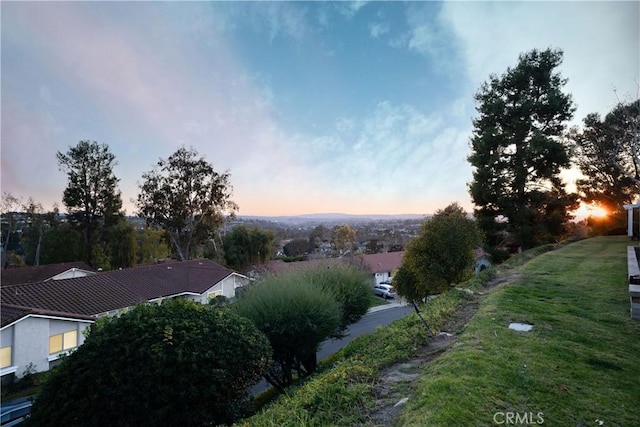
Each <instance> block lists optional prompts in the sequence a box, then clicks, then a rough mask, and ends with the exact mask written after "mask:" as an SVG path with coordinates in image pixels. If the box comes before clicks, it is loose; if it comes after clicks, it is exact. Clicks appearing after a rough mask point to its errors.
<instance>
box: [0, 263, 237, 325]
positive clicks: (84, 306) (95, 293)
mask: <svg viewBox="0 0 640 427" xmlns="http://www.w3.org/2000/svg"><path fill="white" fill-rule="evenodd" d="M232 273H233V270H230V269H228V268H225V267H223V266H221V265H219V264H216V263H215V262H213V261H209V260H189V261H175V262H164V263H158V264H150V265H144V266H140V267H135V268H128V269H124V270H115V271H107V272H102V273H97V274H94V275H90V276H85V277H77V278H73V279H62V280H50V281H46V282H37V283H25V284H18V285H9V286H2V288H1V294H0V300H1V301H2V303H3V305H4V304H11V305H15V306H21V307H29V308H36V309H41V310H50V311H56V312H62V313H74V314H80V315H87V316H95V315H97V314H101V313H106V312H108V311H111V310H117V309H121V308H125V307H130V306H132V305H135V304H138V303H141V302H144V301H149V300H152V299H155V298H159V297H166V296H171V295H176V294H181V293H185V292H186V293H195V294H202V293H204V292H205V291H206V290H207V289H209V288H211V287H212V286H214V285H215V284H216V283H218V282H220V281H221V280H222V279H224V278H225V277H227V276H229V275H230V274H232Z"/></svg>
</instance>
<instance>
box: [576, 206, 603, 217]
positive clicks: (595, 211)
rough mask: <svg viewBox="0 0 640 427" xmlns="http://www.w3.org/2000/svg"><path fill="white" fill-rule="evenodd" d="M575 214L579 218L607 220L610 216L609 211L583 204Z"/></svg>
mask: <svg viewBox="0 0 640 427" xmlns="http://www.w3.org/2000/svg"><path fill="white" fill-rule="evenodd" d="M575 214H576V217H578V218H588V217H594V218H605V217H607V216H608V215H609V211H608V210H607V209H605V208H603V207H602V206H597V205H585V204H581V205H580V207H579V208H578V209H577V210H576V212H575Z"/></svg>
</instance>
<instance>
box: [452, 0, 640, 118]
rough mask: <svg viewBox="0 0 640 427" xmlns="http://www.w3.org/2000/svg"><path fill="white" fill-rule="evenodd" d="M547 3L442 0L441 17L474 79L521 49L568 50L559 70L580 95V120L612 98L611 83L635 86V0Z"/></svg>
mask: <svg viewBox="0 0 640 427" xmlns="http://www.w3.org/2000/svg"><path fill="white" fill-rule="evenodd" d="M543 4H544V7H540V4H539V3H529V2H509V3H491V2H473V3H459V2H445V3H444V4H443V7H442V14H441V17H440V18H441V19H442V20H443V22H445V23H446V24H447V25H448V26H449V27H450V28H451V29H452V30H453V31H454V32H455V34H456V36H457V38H458V39H459V40H460V42H461V48H462V49H463V51H464V58H465V62H466V65H465V67H466V68H467V70H468V77H469V78H470V80H471V81H472V82H473V84H474V85H475V86H476V87H478V85H479V84H480V83H481V82H482V81H484V80H486V79H487V78H488V76H489V74H491V73H498V74H499V73H503V72H504V71H505V70H506V68H507V67H508V66H513V65H515V63H516V62H517V58H518V55H519V54H520V53H523V52H526V51H529V50H531V49H533V48H538V49H546V48H548V47H552V48H560V49H563V50H564V52H565V58H564V63H563V65H562V67H561V72H562V74H563V76H564V77H567V78H568V79H569V83H568V85H567V90H568V91H569V92H571V93H572V94H573V96H574V99H575V100H576V101H577V102H578V107H579V109H578V111H577V113H576V118H578V121H579V120H581V119H582V117H584V116H585V115H586V114H587V113H589V112H595V111H597V112H600V113H606V112H607V111H608V110H609V109H610V108H611V107H612V106H613V104H614V103H615V96H614V94H613V90H612V89H613V88H614V87H617V88H618V89H619V90H620V91H622V92H623V93H625V92H632V93H635V87H636V86H635V85H636V84H637V82H638V78H639V72H640V70H639V68H638V64H639V63H640V38H639V35H640V21H639V20H638V16H639V15H640V4H639V3H638V2H559V3H558V2H548V3H543ZM605 100H609V101H605ZM603 101H604V102H603Z"/></svg>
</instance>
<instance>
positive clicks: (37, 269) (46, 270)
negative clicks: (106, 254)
mask: <svg viewBox="0 0 640 427" xmlns="http://www.w3.org/2000/svg"><path fill="white" fill-rule="evenodd" d="M74 268H77V269H80V270H86V271H96V270H95V269H93V268H92V267H89V266H88V265H87V264H85V263H84V262H68V263H61V264H46V265H38V266H32V267H17V268H5V269H2V270H1V271H2V273H1V274H2V276H0V286H5V285H17V284H19V283H34V282H43V281H45V280H49V279H51V278H52V277H54V276H57V275H58V274H60V273H64V272H65V271H69V270H71V269H74Z"/></svg>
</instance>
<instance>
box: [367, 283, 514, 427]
mask: <svg viewBox="0 0 640 427" xmlns="http://www.w3.org/2000/svg"><path fill="white" fill-rule="evenodd" d="M519 277H520V274H519V273H518V272H516V271H509V272H505V273H504V274H501V275H499V276H498V277H496V278H494V279H493V280H492V281H490V282H489V283H487V285H486V286H485V287H484V288H482V289H481V290H480V291H478V292H477V293H476V294H475V295H474V297H473V298H471V300H470V301H469V302H468V303H467V304H466V305H465V306H464V307H463V308H462V309H461V310H459V311H458V313H457V315H456V316H455V317H454V318H453V319H452V320H451V321H450V322H449V323H448V324H447V325H446V327H445V328H444V329H443V332H441V333H440V334H438V335H437V336H435V337H433V338H431V339H429V341H428V343H427V345H425V346H423V347H422V348H421V349H420V350H418V352H417V353H416V355H415V356H414V357H413V358H411V359H409V360H407V361H405V362H402V363H397V364H395V365H392V366H389V367H388V368H387V369H385V370H384V371H382V372H381V374H380V378H379V379H378V383H377V384H376V387H375V393H376V397H377V400H376V409H375V411H374V412H371V413H369V414H368V421H367V423H365V424H362V427H364V426H367V427H372V426H375V427H380V426H392V425H394V422H395V420H396V418H397V417H398V414H399V412H400V410H401V408H402V407H403V406H404V404H405V403H406V402H407V401H408V400H409V399H411V397H412V395H413V393H414V390H415V383H416V381H418V380H419V379H420V377H421V375H422V372H423V371H424V369H425V368H426V367H427V365H428V364H429V363H431V361H433V360H434V359H436V358H437V357H438V356H440V355H441V354H443V353H445V352H446V351H447V350H448V349H449V347H451V345H452V344H453V343H455V342H456V340H457V337H458V335H459V334H461V333H462V332H463V331H464V328H465V326H466V325H467V323H468V322H469V321H470V320H471V318H472V317H473V315H474V314H475V313H476V311H477V309H478V298H479V297H480V296H481V295H482V294H483V293H485V292H486V291H487V290H488V289H490V288H493V287H495V286H498V285H501V284H503V283H507V282H512V281H515V280H517V279H518V278H519ZM445 331H448V332H445Z"/></svg>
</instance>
